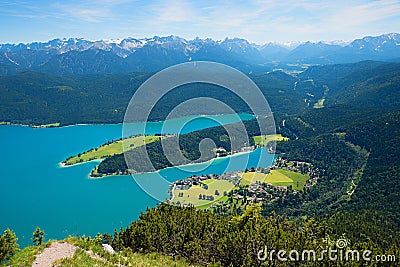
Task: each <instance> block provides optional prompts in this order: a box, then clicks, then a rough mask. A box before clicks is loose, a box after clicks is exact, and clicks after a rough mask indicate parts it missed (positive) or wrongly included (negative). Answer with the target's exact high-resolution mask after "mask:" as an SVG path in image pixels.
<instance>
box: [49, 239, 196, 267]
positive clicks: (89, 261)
mask: <svg viewBox="0 0 400 267" xmlns="http://www.w3.org/2000/svg"><path fill="white" fill-rule="evenodd" d="M65 241H66V242H68V243H70V244H73V245H75V246H77V247H79V249H77V250H76V252H75V254H74V256H73V257H72V258H69V259H62V260H60V261H58V262H57V264H59V265H58V266H72V267H74V266H76V267H80V266H99V267H103V266H107V267H108V266H121V265H122V266H146V267H147V266H148V267H150V266H155V267H161V266H163V267H164V266H174V267H181V266H182V267H183V266H195V265H190V264H189V262H187V261H186V260H185V259H178V258H176V259H175V258H173V257H170V256H166V255H162V254H159V253H148V254H142V253H133V252H132V250H130V249H124V250H123V251H121V252H118V253H115V254H110V253H108V252H106V251H104V250H103V249H102V247H101V245H100V244H98V243H97V242H96V241H95V240H94V239H87V238H82V237H81V238H76V237H69V238H67V239H65ZM89 251H90V252H89Z"/></svg>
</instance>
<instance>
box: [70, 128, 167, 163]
mask: <svg viewBox="0 0 400 267" xmlns="http://www.w3.org/2000/svg"><path fill="white" fill-rule="evenodd" d="M160 138H161V137H160V136H153V135H148V136H143V135H140V136H134V137H130V138H127V139H125V140H124V141H123V142H122V140H118V141H115V142H112V143H110V144H104V145H102V146H100V147H98V148H96V149H92V150H89V151H86V152H84V153H82V154H78V155H76V156H73V157H70V158H68V159H67V160H65V161H64V162H63V163H64V164H65V165H73V164H76V163H81V162H86V161H90V160H94V159H102V158H105V157H108V156H112V155H114V154H121V153H122V152H123V151H124V150H125V151H126V150H129V149H133V148H135V147H139V146H142V145H144V144H145V143H146V144H149V143H151V142H154V141H156V140H158V139H160ZM123 148H124V149H123Z"/></svg>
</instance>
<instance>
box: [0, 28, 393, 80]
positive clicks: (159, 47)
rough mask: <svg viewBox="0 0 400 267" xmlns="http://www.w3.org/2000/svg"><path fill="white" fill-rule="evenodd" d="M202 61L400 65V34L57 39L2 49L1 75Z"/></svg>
mask: <svg viewBox="0 0 400 267" xmlns="http://www.w3.org/2000/svg"><path fill="white" fill-rule="evenodd" d="M197 60H207V61H216V62H220V63H224V64H227V65H230V66H232V67H235V68H238V69H239V70H241V71H243V72H245V73H263V72H267V71H271V70H273V69H276V68H288V65H289V66H290V68H298V69H301V68H300V67H299V66H295V67H294V66H293V65H300V64H319V65H326V64H337V63H351V62H358V61H362V60H379V61H400V34H398V33H389V34H383V35H380V36H375V37H371V36H367V37H364V38H362V39H356V40H354V41H352V42H330V43H327V42H317V43H314V42H305V43H301V44H298V45H295V46H289V45H287V44H277V43H267V44H265V45H257V44H253V43H250V42H248V41H247V40H245V39H240V38H233V39H228V38H226V39H225V40H222V41H215V40H212V39H209V38H208V39H200V38H195V39H193V40H186V39H183V38H180V37H178V36H172V35H171V36H167V37H158V36H155V37H153V38H142V39H135V38H125V39H118V40H98V41H90V40H86V39H84V38H69V39H54V40H51V41H48V42H33V43H27V44H23V43H20V44H0V75H11V74H16V73H19V72H23V71H27V70H32V71H38V72H46V73H52V74H57V75H71V74H94V73H114V74H116V73H126V72H142V71H143V72H153V71H158V70H160V69H163V68H165V67H168V66H171V65H174V64H178V63H183V62H188V61H197Z"/></svg>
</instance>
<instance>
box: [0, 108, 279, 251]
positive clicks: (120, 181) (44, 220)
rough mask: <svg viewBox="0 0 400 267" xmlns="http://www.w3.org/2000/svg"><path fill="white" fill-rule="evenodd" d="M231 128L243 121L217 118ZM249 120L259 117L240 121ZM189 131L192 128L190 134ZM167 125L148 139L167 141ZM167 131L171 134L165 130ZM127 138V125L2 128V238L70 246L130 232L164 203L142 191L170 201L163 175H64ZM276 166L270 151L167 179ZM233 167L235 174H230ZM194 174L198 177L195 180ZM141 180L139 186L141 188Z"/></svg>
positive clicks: (153, 128) (172, 172)
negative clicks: (38, 233) (41, 238)
mask: <svg viewBox="0 0 400 267" xmlns="http://www.w3.org/2000/svg"><path fill="white" fill-rule="evenodd" d="M210 117H212V118H217V119H218V121H220V122H222V123H223V124H228V123H233V122H236V121H237V117H236V115H217V116H210ZM240 118H241V119H242V120H247V119H251V118H252V115H248V114H240ZM166 123H167V124H168V132H170V133H187V132H191V131H195V130H199V129H204V128H208V127H213V126H217V125H218V123H217V122H216V121H215V120H212V119H210V118H207V117H196V118H194V117H186V118H179V119H173V120H170V121H167V122H166ZM182 125H185V126H184V127H183V128H182ZM162 127H163V122H152V123H148V124H147V127H146V129H147V130H146V131H147V133H148V134H155V133H160V132H161V129H162ZM164 127H166V126H165V125H164ZM121 136H122V124H107V125H76V126H68V127H60V128H48V129H34V128H29V127H25V126H16V125H1V126H0V147H1V149H2V153H1V155H0V162H1V163H0V167H1V168H0V188H1V194H0V201H1V203H2V206H3V210H2V216H1V218H0V231H3V230H4V229H5V228H11V229H12V230H13V231H15V232H16V233H17V236H18V238H19V244H20V245H21V246H22V247H24V246H26V245H29V244H30V243H31V240H30V238H31V235H32V232H33V231H34V230H35V228H36V227H37V226H39V227H40V228H42V229H43V230H44V231H45V232H46V235H45V237H46V239H62V238H65V237H66V236H68V235H75V234H78V235H96V234H97V233H98V232H100V233H104V232H109V233H112V232H113V231H114V229H115V228H117V229H119V228H120V227H126V226H128V225H129V224H130V223H131V222H132V221H133V220H135V219H137V218H138V216H139V215H140V212H144V211H145V210H146V207H153V206H155V205H157V203H159V201H158V200H156V199H154V198H153V197H151V196H149V195H148V194H146V193H145V192H144V191H143V190H142V189H141V187H140V186H138V184H137V181H140V184H141V186H144V187H146V186H149V188H151V189H152V190H154V194H155V195H157V198H158V199H160V198H162V199H166V198H167V197H168V193H167V192H168V189H169V183H168V182H158V181H157V180H155V179H152V178H153V177H154V176H155V175H156V173H148V174H140V175H136V176H135V179H133V178H132V177H131V176H110V177H106V178H101V179H89V178H88V175H89V173H90V171H91V170H92V169H93V168H94V167H95V166H96V165H97V164H98V162H88V163H85V164H79V165H75V166H71V167H65V168H62V167H60V166H59V163H60V162H61V161H62V160H64V159H65V158H67V157H68V156H71V155H74V154H77V153H79V152H83V151H86V150H88V149H90V148H93V147H97V146H99V145H101V144H103V143H105V142H107V141H111V140H116V139H119V138H121ZM260 155H261V157H262V161H261V166H269V165H271V163H272V161H273V158H274V155H270V154H268V153H266V150H265V149H257V150H255V151H253V152H251V153H248V154H242V155H238V156H234V157H232V158H231V160H229V159H225V158H224V159H217V160H214V161H213V162H212V163H211V164H210V163H202V164H196V165H189V166H185V167H183V168H177V167H174V168H168V169H164V170H161V171H160V172H159V175H160V176H163V177H164V178H165V179H166V180H167V181H169V182H171V181H175V180H179V179H182V178H185V177H187V176H190V175H193V174H197V175H200V174H207V173H216V174H220V173H222V172H223V171H235V170H239V169H238V168H239V167H240V168H242V167H243V166H242V165H243V160H248V161H247V164H246V165H247V167H253V166H257V165H260V164H259V162H258V160H259V157H260ZM228 164H229V166H228ZM188 172H190V174H189V175H188ZM157 175H158V174H157ZM135 180H136V181H135Z"/></svg>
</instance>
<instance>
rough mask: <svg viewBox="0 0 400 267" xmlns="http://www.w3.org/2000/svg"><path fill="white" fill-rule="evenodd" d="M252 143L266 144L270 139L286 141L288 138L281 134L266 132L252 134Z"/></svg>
mask: <svg viewBox="0 0 400 267" xmlns="http://www.w3.org/2000/svg"><path fill="white" fill-rule="evenodd" d="M253 139H254V144H255V145H259V146H266V145H267V144H268V143H269V142H271V141H287V140H289V138H287V137H284V136H282V135H281V134H267V135H259V136H253Z"/></svg>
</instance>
